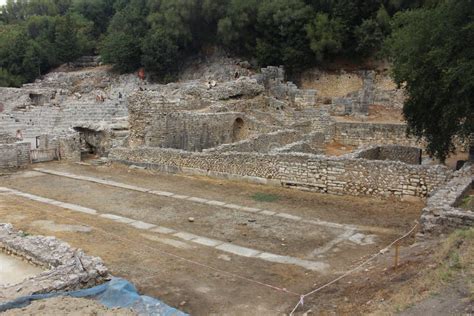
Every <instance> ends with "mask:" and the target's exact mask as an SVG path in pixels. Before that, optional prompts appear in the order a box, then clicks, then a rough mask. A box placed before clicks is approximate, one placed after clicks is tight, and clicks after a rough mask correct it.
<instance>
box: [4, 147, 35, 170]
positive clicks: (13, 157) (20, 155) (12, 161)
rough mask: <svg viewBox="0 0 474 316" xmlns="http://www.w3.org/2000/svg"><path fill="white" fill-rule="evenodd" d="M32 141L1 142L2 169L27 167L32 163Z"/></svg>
mask: <svg viewBox="0 0 474 316" xmlns="http://www.w3.org/2000/svg"><path fill="white" fill-rule="evenodd" d="M30 146H31V145H30V143H29V142H18V143H13V144H0V169H6V168H20V167H26V166H27V165H28V164H30Z"/></svg>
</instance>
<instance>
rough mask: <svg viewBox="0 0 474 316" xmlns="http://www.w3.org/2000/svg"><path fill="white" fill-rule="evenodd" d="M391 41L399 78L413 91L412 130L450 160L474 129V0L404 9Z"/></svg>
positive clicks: (408, 110) (408, 112)
mask: <svg viewBox="0 0 474 316" xmlns="http://www.w3.org/2000/svg"><path fill="white" fill-rule="evenodd" d="M392 27H393V32H392V35H391V36H390V38H389V39H388V40H387V48H388V50H389V55H390V56H391V59H392V61H393V77H394V79H395V81H396V82H397V83H398V84H399V85H404V86H405V88H406V91H407V93H408V99H407V101H406V102H405V105H404V108H403V112H404V115H405V118H406V120H407V122H408V126H409V133H411V134H413V135H415V136H418V137H424V138H425V139H426V140H427V142H428V151H429V153H430V154H431V155H434V156H436V157H437V158H439V159H440V160H442V161H444V160H445V158H446V157H447V155H448V154H449V153H450V152H452V151H453V150H454V145H453V144H454V141H455V138H456V137H459V138H460V139H464V140H467V139H468V138H469V137H470V136H471V135H472V134H473V133H474V2H473V1H472V0H456V1H455V0H446V1H441V2H440V3H439V4H437V5H434V6H432V7H429V8H422V9H418V10H413V11H407V12H404V13H399V14H397V15H396V16H395V18H394V20H393V25H392Z"/></svg>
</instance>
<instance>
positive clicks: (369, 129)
mask: <svg viewBox="0 0 474 316" xmlns="http://www.w3.org/2000/svg"><path fill="white" fill-rule="evenodd" d="M332 128H333V135H332V139H331V140H333V141H335V142H337V143H340V144H342V145H346V146H354V147H358V146H361V145H377V144H398V145H405V146H415V147H416V146H420V143H419V142H418V141H417V140H416V139H415V138H408V137H407V136H406V125H405V124H393V123H371V122H337V123H334V125H333V126H332ZM421 147H423V146H421Z"/></svg>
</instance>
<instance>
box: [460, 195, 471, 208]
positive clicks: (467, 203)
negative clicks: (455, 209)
mask: <svg viewBox="0 0 474 316" xmlns="http://www.w3.org/2000/svg"><path fill="white" fill-rule="evenodd" d="M473 200H474V195H468V196H466V197H464V198H463V199H462V201H461V205H460V207H461V208H464V209H468V210H469V209H471V210H472V209H473V207H474V201H473Z"/></svg>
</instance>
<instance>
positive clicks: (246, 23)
mask: <svg viewBox="0 0 474 316" xmlns="http://www.w3.org/2000/svg"><path fill="white" fill-rule="evenodd" d="M258 3H259V2H258V0H230V1H229V3H228V5H227V7H226V14H225V16H224V17H222V18H221V19H220V20H219V21H218V24H217V37H218V39H219V43H220V44H221V45H223V46H224V47H226V48H227V49H229V50H231V51H233V52H235V53H237V54H243V55H253V53H254V51H255V45H256V39H255V37H256V34H255V32H256V31H255V24H256V23H257V8H258Z"/></svg>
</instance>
